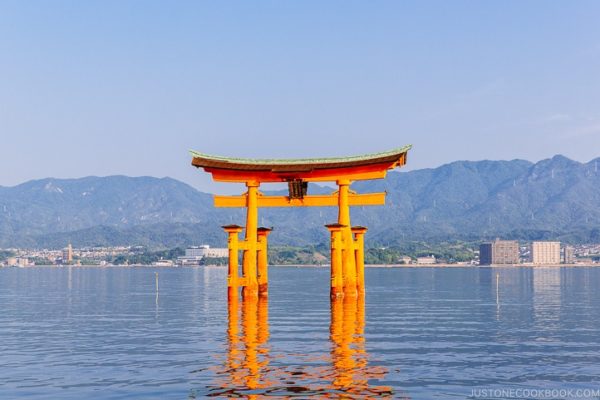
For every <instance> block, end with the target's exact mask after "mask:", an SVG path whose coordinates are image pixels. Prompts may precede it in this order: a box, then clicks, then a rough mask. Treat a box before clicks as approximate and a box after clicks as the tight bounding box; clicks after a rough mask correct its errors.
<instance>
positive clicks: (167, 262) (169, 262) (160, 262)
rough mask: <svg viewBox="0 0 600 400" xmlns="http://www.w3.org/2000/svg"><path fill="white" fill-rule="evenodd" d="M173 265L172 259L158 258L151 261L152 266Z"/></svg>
mask: <svg viewBox="0 0 600 400" xmlns="http://www.w3.org/2000/svg"><path fill="white" fill-rule="evenodd" d="M174 265H175V263H174V262H173V261H171V260H163V259H160V260H158V261H154V262H153V263H152V266H153V267H172V266H174Z"/></svg>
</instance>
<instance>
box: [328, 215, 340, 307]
mask: <svg viewBox="0 0 600 400" xmlns="http://www.w3.org/2000/svg"><path fill="white" fill-rule="evenodd" d="M325 227H326V228H327V229H329V232H331V290H330V292H329V294H330V296H331V298H332V299H336V298H341V297H343V296H344V272H343V269H342V247H343V246H342V228H343V225H340V224H329V225H325Z"/></svg>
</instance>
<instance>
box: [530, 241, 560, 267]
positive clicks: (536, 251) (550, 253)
mask: <svg viewBox="0 0 600 400" xmlns="http://www.w3.org/2000/svg"><path fill="white" fill-rule="evenodd" d="M531 262H532V263H533V264H537V265H544V264H560V242H533V243H531Z"/></svg>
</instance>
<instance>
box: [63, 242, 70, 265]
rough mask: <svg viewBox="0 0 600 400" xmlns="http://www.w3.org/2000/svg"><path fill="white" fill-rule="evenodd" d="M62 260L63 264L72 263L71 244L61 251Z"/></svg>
mask: <svg viewBox="0 0 600 400" xmlns="http://www.w3.org/2000/svg"><path fill="white" fill-rule="evenodd" d="M62 259H63V263H65V264H72V263H73V247H72V246H71V243H69V245H68V246H67V247H66V248H64V249H63V254H62Z"/></svg>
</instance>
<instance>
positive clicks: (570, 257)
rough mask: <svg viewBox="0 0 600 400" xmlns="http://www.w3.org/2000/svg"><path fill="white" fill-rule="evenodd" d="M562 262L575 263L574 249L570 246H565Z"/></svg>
mask: <svg viewBox="0 0 600 400" xmlns="http://www.w3.org/2000/svg"><path fill="white" fill-rule="evenodd" d="M563 262H564V263H565V264H575V249H574V248H573V247H572V246H565V249H564V254H563Z"/></svg>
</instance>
